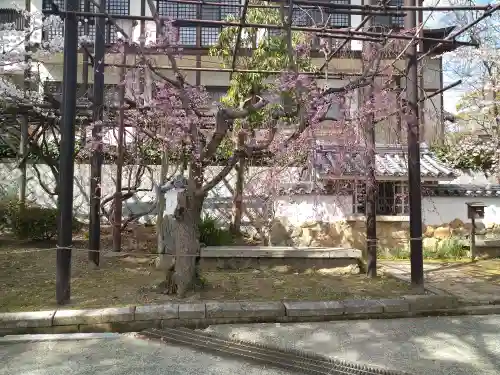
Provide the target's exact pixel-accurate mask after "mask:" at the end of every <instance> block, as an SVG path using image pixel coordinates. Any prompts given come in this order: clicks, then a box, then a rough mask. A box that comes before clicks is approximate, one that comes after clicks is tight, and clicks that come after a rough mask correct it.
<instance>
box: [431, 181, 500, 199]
mask: <svg viewBox="0 0 500 375" xmlns="http://www.w3.org/2000/svg"><path fill="white" fill-rule="evenodd" d="M422 191H423V193H424V194H425V195H431V196H447V197H484V198H488V197H500V185H469V184H464V185H457V184H439V185H437V186H423V188H422Z"/></svg>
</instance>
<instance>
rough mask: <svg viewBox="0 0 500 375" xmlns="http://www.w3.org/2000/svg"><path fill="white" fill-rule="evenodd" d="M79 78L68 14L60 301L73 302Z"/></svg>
mask: <svg viewBox="0 0 500 375" xmlns="http://www.w3.org/2000/svg"><path fill="white" fill-rule="evenodd" d="M78 4H79V0H66V11H76V10H77V9H78ZM77 74H78V21H77V17H76V16H75V15H74V14H71V13H68V14H67V16H66V18H65V19H64V71H63V113H62V125H61V145H60V155H61V157H60V160H59V170H60V177H59V178H60V181H59V188H60V194H59V220H60V222H59V234H58V238H57V247H58V249H57V261H56V263H57V270H56V300H57V303H58V304H59V305H62V304H65V303H67V302H69V300H70V296H71V291H70V282H71V245H72V240H73V238H72V235H73V172H74V165H73V159H74V157H73V154H74V151H75V116H76V90H75V87H76V83H77Z"/></svg>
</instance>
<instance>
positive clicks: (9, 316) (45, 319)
mask: <svg viewBox="0 0 500 375" xmlns="http://www.w3.org/2000/svg"><path fill="white" fill-rule="evenodd" d="M55 313H56V311H55V310H47V311H32V312H30V311H27V312H13V313H0V328H40V327H50V326H52V321H53V319H54V314H55Z"/></svg>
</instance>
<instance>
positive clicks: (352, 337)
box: [207, 315, 500, 375]
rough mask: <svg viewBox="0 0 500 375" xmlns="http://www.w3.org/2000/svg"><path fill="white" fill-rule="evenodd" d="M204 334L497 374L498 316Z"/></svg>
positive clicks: (416, 370)
mask: <svg viewBox="0 0 500 375" xmlns="http://www.w3.org/2000/svg"><path fill="white" fill-rule="evenodd" d="M207 331H215V332H217V333H220V334H224V335H226V336H228V337H232V338H235V339H241V340H249V341H255V342H259V343H267V344H271V345H274V346H276V345H277V346H280V347H284V348H286V347H290V348H295V349H302V350H307V351H312V352H316V353H318V354H323V355H326V356H330V357H333V358H338V359H343V360H348V361H352V362H358V361H359V362H362V363H365V364H370V365H373V366H379V367H382V368H388V369H393V370H400V371H406V372H409V373H410V374H415V375H425V374H432V375H445V374H446V375H498V374H500V315H488V316H463V317H431V318H407V319H391V320H363V321H344V322H329V323H298V324H259V325H219V326H212V327H209V328H208V329H207Z"/></svg>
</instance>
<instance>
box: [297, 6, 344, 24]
mask: <svg viewBox="0 0 500 375" xmlns="http://www.w3.org/2000/svg"><path fill="white" fill-rule="evenodd" d="M330 3H332V4H349V0H330ZM292 18H293V25H295V26H305V27H308V26H317V27H321V26H330V27H332V28H335V27H347V26H349V25H350V24H351V22H350V17H349V14H343V13H335V9H334V8H323V7H321V9H320V8H319V7H301V8H297V9H294V10H293V16H292Z"/></svg>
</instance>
